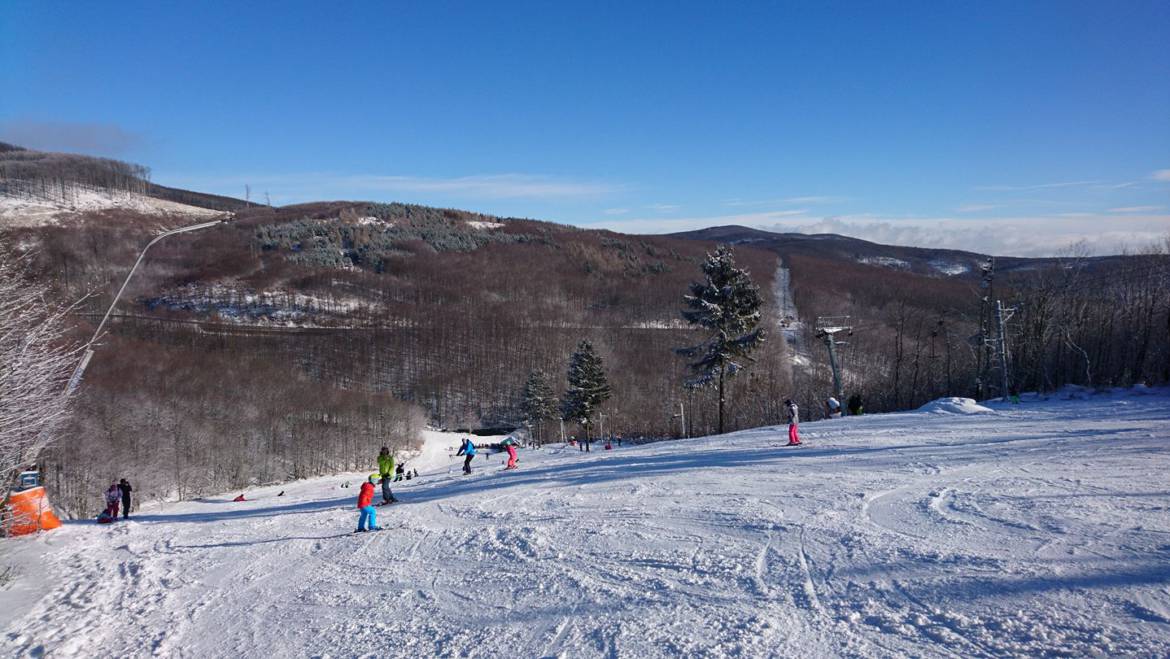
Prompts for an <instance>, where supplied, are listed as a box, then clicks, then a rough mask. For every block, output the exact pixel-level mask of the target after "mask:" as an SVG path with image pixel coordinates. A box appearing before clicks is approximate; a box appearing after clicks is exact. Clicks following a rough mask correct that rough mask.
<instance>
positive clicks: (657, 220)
mask: <svg viewBox="0 0 1170 659" xmlns="http://www.w3.org/2000/svg"><path fill="white" fill-rule="evenodd" d="M1168 44H1170V3H1167V2H1165V1H1164V0H1162V1H1157V2H1140V1H1131V0H1126V1H1125V2H1120V3H1107V2H1096V3H1082V2H1053V3H1021V2H979V3H958V2H943V3H940V2H922V3H913V2H890V3H874V2H864V3H863V2H854V3H832V2H826V3H820V2H817V3H812V2H793V3H753V2H744V3H682V2H680V3H674V2H670V3H629V2H613V3H606V2H581V3H572V2H532V3H508V4H505V3H487V2H466V3H444V2H425V3H424V2H419V3H410V4H396V3H369V4H363V3H319V2H318V3H298V2H282V3H260V2H255V3H253V2H231V3H228V2H223V3H214V2H205V3H186V4H180V3H169V2H149V3H135V2H119V3H82V2H66V3H59V2H43V1H42V2H22V1H15V2H14V1H13V0H9V1H8V2H6V3H4V5H3V7H2V8H0V85H2V87H0V88H2V89H3V90H4V92H3V95H2V96H0V139H4V140H7V141H14V142H17V143H20V144H23V145H26V146H31V147H36V148H46V149H55V150H66V151H80V152H86V153H97V154H101V155H108V156H113V157H118V158H122V159H127V160H133V161H136V162H140V163H143V164H146V165H148V166H150V167H151V168H152V169H153V177H154V180H156V181H157V182H159V183H163V184H166V185H175V186H180V187H190V188H194V189H199V190H205V191H211V192H219V193H224V194H231V195H235V196H242V195H243V190H244V184H245V183H247V184H250V185H251V187H252V190H253V195H254V196H261V195H262V194H263V193H264V192H265V191H268V192H269V193H270V194H271V195H272V199H273V202H274V203H293V202H298V201H308V200H316V199H376V200H401V201H409V202H416V203H424V204H431V205H438V206H454V207H459V208H467V209H471V210H477V211H483V212H488V213H495V214H500V215H506V216H519V217H535V218H540V219H547V220H553V221H558V222H565V223H571V224H576V225H579V226H585V227H607V228H613V229H616V230H622V231H631V232H646V233H654V232H665V231H675V230H683V229H690V228H696V227H699V226H709V225H715V224H728V223H737V224H747V225H751V226H757V227H761V228H769V229H781V230H801V231H834V232H839V233H846V234H850V235H856V236H859V237H863V238H870V239H876V240H881V241H885V242H896V243H903V244H920V245H939V246H951V247H963V248H970V249H981V250H986V251H994V252H997V253H1003V254H1039V253H1052V252H1054V251H1056V250H1059V249H1060V248H1062V247H1063V246H1064V245H1067V244H1068V243H1070V242H1074V241H1076V240H1080V239H1087V240H1090V241H1091V243H1092V247H1093V248H1094V249H1095V250H1096V251H1097V252H1107V251H1116V250H1117V249H1119V248H1120V247H1121V246H1122V245H1126V244H1128V245H1135V244H1138V243H1142V242H1147V241H1149V240H1152V239H1154V238H1156V237H1157V236H1158V235H1164V234H1166V232H1167V231H1170V45H1168Z"/></svg>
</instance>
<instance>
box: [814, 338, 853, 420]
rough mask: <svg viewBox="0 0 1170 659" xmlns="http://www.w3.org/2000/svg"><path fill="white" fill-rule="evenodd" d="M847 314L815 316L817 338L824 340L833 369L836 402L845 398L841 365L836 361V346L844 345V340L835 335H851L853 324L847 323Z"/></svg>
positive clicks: (840, 401)
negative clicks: (839, 339)
mask: <svg viewBox="0 0 1170 659" xmlns="http://www.w3.org/2000/svg"><path fill="white" fill-rule="evenodd" d="M848 322H849V316H820V317H818V318H817V330H816V331H817V333H816V336H817V338H818V339H823V340H824V341H825V347H827V348H828V349H829V366H830V367H831V368H832V369H833V395H834V396H836V398H837V402H838V403H842V405H844V403H843V402H842V401H843V400H844V399H845V388H844V387H843V386H842V385H841V367H840V365H839V364H838V363H837V346H839V345H845V342H844V341H838V340H837V335H838V334H840V333H841V332H844V333H845V335H846V336H853V326H851V325H848V324H847V323H848Z"/></svg>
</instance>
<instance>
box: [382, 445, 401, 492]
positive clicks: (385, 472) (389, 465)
mask: <svg viewBox="0 0 1170 659" xmlns="http://www.w3.org/2000/svg"><path fill="white" fill-rule="evenodd" d="M378 473H379V474H380V475H381V477H382V505H386V504H388V503H394V502H395V501H398V499H396V498H395V497H394V493H393V492H391V491H390V478H391V474H393V473H394V456H393V455H391V454H390V449H389V448H388V447H386V446H383V447H382V450H381V452H379V453H378Z"/></svg>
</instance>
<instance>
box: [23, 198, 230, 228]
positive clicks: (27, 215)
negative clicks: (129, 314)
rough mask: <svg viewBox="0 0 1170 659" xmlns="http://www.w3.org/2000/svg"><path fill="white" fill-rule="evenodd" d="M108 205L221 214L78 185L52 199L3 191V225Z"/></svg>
mask: <svg viewBox="0 0 1170 659" xmlns="http://www.w3.org/2000/svg"><path fill="white" fill-rule="evenodd" d="M108 209H124V210H131V211H136V212H139V213H146V214H148V215H173V216H188V217H192V218H210V217H214V216H216V215H222V213H220V212H219V211H213V210H209V209H206V208H199V207H198V206H188V205H187V204H180V203H177V202H174V201H166V200H164V199H156V198H154V197H148V196H146V195H141V194H136V193H129V192H100V191H95V190H81V189H78V190H71V191H69V193H68V194H67V196H66V197H65V198H62V199H60V200H52V201H50V200H44V199H30V198H27V197H13V196H8V195H0V228H3V227H29V226H40V225H45V224H55V223H57V222H58V221H59V220H60V219H61V218H63V217H68V216H70V215H73V214H76V213H84V212H87V211H99V210H108Z"/></svg>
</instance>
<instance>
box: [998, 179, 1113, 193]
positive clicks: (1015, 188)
mask: <svg viewBox="0 0 1170 659" xmlns="http://www.w3.org/2000/svg"><path fill="white" fill-rule="evenodd" d="M1090 185H1102V183H1101V181H1062V182H1059V183H1039V184H1035V185H980V186H976V188H975V189H976V190H983V191H987V192H1024V191H1036V190H1051V189H1053V188H1079V187H1085V186H1090Z"/></svg>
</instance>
